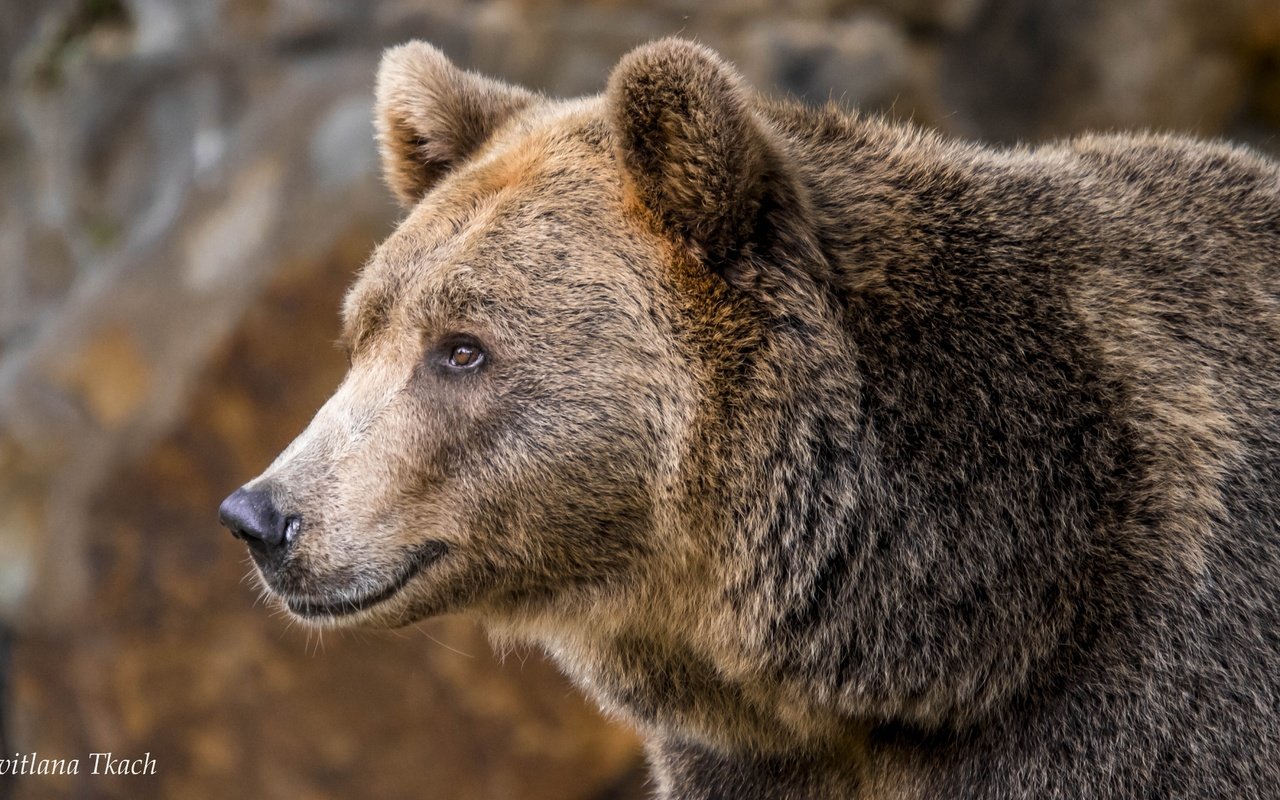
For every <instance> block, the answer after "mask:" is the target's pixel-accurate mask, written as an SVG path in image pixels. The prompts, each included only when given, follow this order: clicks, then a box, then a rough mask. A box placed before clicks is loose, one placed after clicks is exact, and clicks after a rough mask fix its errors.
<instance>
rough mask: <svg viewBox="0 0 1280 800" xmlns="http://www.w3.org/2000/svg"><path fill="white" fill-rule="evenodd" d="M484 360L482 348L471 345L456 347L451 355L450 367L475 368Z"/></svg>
mask: <svg viewBox="0 0 1280 800" xmlns="http://www.w3.org/2000/svg"><path fill="white" fill-rule="evenodd" d="M483 359H484V353H482V352H481V351H480V348H478V347H476V346H475V345H471V344H459V345H455V346H454V348H453V351H452V352H450V353H449V366H451V367H458V368H460V369H461V368H463V367H474V366H477V365H478V364H479V363H480V362H481V360H483Z"/></svg>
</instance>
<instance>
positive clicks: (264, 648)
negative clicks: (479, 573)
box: [0, 0, 1280, 800]
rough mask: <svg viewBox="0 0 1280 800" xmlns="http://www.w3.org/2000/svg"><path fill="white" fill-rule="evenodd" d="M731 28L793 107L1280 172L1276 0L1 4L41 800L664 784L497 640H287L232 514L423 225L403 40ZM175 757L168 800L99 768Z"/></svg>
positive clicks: (638, 788)
mask: <svg viewBox="0 0 1280 800" xmlns="http://www.w3.org/2000/svg"><path fill="white" fill-rule="evenodd" d="M670 33H681V34H683V35H686V36H693V37H697V38H699V39H701V40H703V41H704V42H706V43H708V44H710V45H712V46H714V47H716V48H718V49H720V50H721V51H722V52H723V53H724V54H725V55H727V56H728V57H730V58H731V59H733V60H735V61H736V62H737V63H738V64H739V66H740V67H741V68H742V70H743V71H744V72H745V73H746V74H747V75H748V76H749V77H750V78H751V79H752V80H753V81H755V82H756V84H757V85H758V86H760V87H762V88H764V89H766V90H769V91H774V92H784V93H791V94H794V95H796V96H799V97H802V98H804V99H806V100H808V101H812V102H825V101H826V100H828V99H836V100H838V101H841V102H843V103H845V104H848V105H852V106H857V107H859V108H864V109H869V110H877V111H882V112H885V113H889V114H892V115H894V116H897V117H901V118H905V119H913V120H914V121H915V122H917V123H919V124H923V125H927V126H933V127H937V128H939V129H941V130H943V131H946V132H948V133H951V134H954V135H958V136H963V137H972V138H981V139H985V140H989V141H994V142H1013V141H1018V140H1024V141H1028V140H1029V141H1041V140H1044V139H1047V138H1052V137H1059V136H1063V135H1068V134H1071V133H1074V132H1078V131H1081V130H1084V129H1087V128H1094V129H1126V128H1136V127H1155V128H1161V129H1169V130H1177V131H1188V132H1194V133H1198V134H1202V135H1206V136H1224V137H1229V138H1232V139H1236V140H1241V141H1245V142H1249V143H1252V144H1254V145H1255V146H1257V147H1259V148H1260V149H1263V150H1266V151H1269V152H1272V153H1276V152H1278V151H1280V140H1277V138H1276V134H1277V131H1280V0H790V1H789V2H767V1H766V0H744V1H743V2H739V3H712V2H698V1H697V0H656V2H651V3H639V2H629V1H628V0H596V1H595V2H587V3H577V4H575V3H570V2H565V1H564V0H476V1H475V2H464V0H419V1H418V2H410V1H409V0H387V1H386V2H368V3H365V2H338V0H203V1H198V0H186V1H183V2H180V1H179V0H171V1H168V2H166V0H45V1H44V2H22V1H21V0H4V1H3V3H0V53H3V56H4V71H3V74H2V75H0V259H2V260H0V664H3V666H0V691H2V692H3V693H4V700H3V702H2V703H0V709H3V717H2V718H0V722H2V723H3V724H2V728H3V738H4V740H3V741H0V755H3V754H9V753H13V752H19V753H31V752H38V753H39V754H40V756H41V757H52V758H72V757H79V758H81V759H82V762H81V772H82V774H81V775H80V776H78V777H75V778H70V777H63V778H55V777H31V778H23V779H19V780H18V781H16V782H14V781H12V780H7V781H6V779H4V778H0V797H2V796H11V797H17V798H24V799H26V798H46V797H48V798H65V797H73V798H151V797H155V798H170V797H196V798H223V797H226V798H234V797H261V798H364V797H378V798H396V797H440V798H569V799H570V800H572V799H573V798H582V799H583V800H588V799H594V800H604V799H605V798H615V800H619V799H621V798H635V797H644V796H647V794H648V787H647V786H646V784H645V779H644V773H643V767H642V764H641V761H640V756H639V753H638V750H637V748H636V745H635V742H634V740H633V738H632V737H631V736H630V735H629V734H628V733H626V732H625V731H623V730H621V729H620V728H618V727H617V726H614V725H611V724H609V723H607V722H605V721H603V720H601V719H600V718H599V717H598V715H597V714H596V713H595V712H594V711H593V710H592V709H591V708H589V707H588V705H587V704H586V703H585V702H583V701H582V700H581V699H580V698H579V697H578V695H577V693H576V692H575V691H574V690H572V688H570V687H569V686H568V685H567V684H566V683H565V682H564V681H563V680H562V679H560V678H559V677H558V676H557V675H556V673H555V672H554V670H553V669H551V668H550V667H548V666H547V665H546V664H545V663H544V662H543V661H542V660H541V658H540V657H539V656H538V655H537V654H536V653H516V654H512V655H511V656H509V657H508V658H507V659H506V660H505V662H500V661H499V660H497V659H496V658H495V657H494V656H493V655H492V654H491V651H490V649H489V646H488V644H487V642H486V640H485V639H484V637H483V635H482V634H481V633H480V632H479V631H477V630H476V629H475V628H474V627H472V626H471V625H470V624H469V623H468V622H466V621H464V620H459V619H446V620H438V621H433V622H431V623H427V624H424V625H422V626H420V627H419V628H417V629H414V630H409V631H406V632H403V633H402V634H400V635H394V634H380V635H374V634H367V635H360V634H347V635H335V634H328V635H326V637H325V638H324V639H323V640H321V639H320V638H318V637H317V636H316V634H314V633H313V634H310V635H309V634H308V633H307V632H306V631H303V630H299V629H298V628H296V627H292V628H291V627H289V626H288V625H287V624H286V622H285V621H284V620H282V619H280V618H279V617H278V616H275V615H273V614H272V613H270V611H269V609H268V608H265V607H263V606H262V605H257V604H255V600H256V598H255V590H254V589H253V588H252V585H251V584H250V583H248V582H244V581H242V578H243V576H244V575H245V574H246V573H247V572H248V565H247V562H246V560H245V558H244V555H243V551H242V548H241V547H240V546H238V544H237V543H235V542H233V541H232V539H231V537H230V536H228V535H226V534H225V532H224V531H222V530H221V529H219V528H218V527H217V525H216V520H215V517H216V511H215V509H216V506H217V503H218V501H219V500H220V499H221V498H222V497H223V496H224V495H225V494H226V493H227V492H228V491H230V490H231V489H232V488H234V487H235V486H236V485H237V484H238V483H239V482H240V481H242V480H244V479H246V478H247V477H250V476H252V475H254V474H256V473H257V472H258V471H259V470H260V469H261V468H262V467H263V466H264V465H265V464H266V463H267V462H268V461H269V460H270V459H271V457H272V456H274V454H275V453H276V452H277V450H278V449H279V448H280V447H281V446H282V445H284V444H285V443H287V442H288V441H289V440H290V439H291V438H292V437H293V435H294V434H295V433H297V432H298V431H299V430H301V428H302V427H303V426H304V425H305V423H306V421H307V419H308V418H309V416H310V414H311V412H312V411H313V410H314V409H315V408H317V407H318V406H319V404H320V403H321V402H322V401H323V399H324V398H325V397H326V396H327V394H328V392H329V391H330V390H331V389H332V388H333V387H334V386H335V385H336V384H337V382H338V380H339V378H340V376H341V373H342V369H343V364H342V359H341V357H340V355H339V354H338V353H337V351H336V350H335V349H334V348H332V347H331V346H330V342H332V341H333V339H334V337H335V336H336V333H337V307H338V302H339V298H340V297H341V294H342V291H343V288H344V286H345V285H346V283H347V282H348V280H349V279H350V277H351V275H352V272H353V270H355V269H356V268H357V267H358V266H359V264H360V263H361V262H362V260H363V259H364V258H365V256H366V255H367V253H368V252H369V250H370V248H371V247H372V245H373V244H374V242H376V241H377V240H378V239H379V238H381V237H382V236H384V235H385V234H386V232H387V231H388V230H389V229H390V226H391V225H392V224H393V223H394V221H395V219H396V217H397V210H396V208H395V206H394V204H393V203H392V201H391V199H390V196H389V194H388V193H387V192H386V191H384V190H383V189H382V188H381V187H380V185H379V183H378V179H377V175H376V167H377V165H376V159H375V153H374V147H373V142H372V130H371V124H370V119H371V115H370V104H371V100H372V92H371V90H372V82H373V77H374V69H375V66H376V64H377V60H378V57H379V54H380V52H381V50H382V49H383V48H384V47H386V46H388V45H390V44H394V43H398V42H401V41H403V40H405V39H408V38H412V37H421V38H426V39H429V40H431V41H433V42H435V43H436V44H438V45H439V46H441V47H442V48H443V49H444V50H445V51H447V52H448V53H449V54H450V55H452V56H453V57H454V58H455V59H456V60H457V61H459V62H460V63H462V64H464V65H466V66H468V67H471V68H474V69H477V70H480V71H483V72H486V73H490V74H494V75H497V76H501V77H504V78H507V79H510V80H514V81H518V82H521V83H524V84H527V85H530V86H534V87H537V88H540V89H543V90H546V91H548V92H551V93H554V94H561V95H573V94H579V93H587V92H595V91H599V90H600V88H601V87H602V86H603V83H604V80H605V77H606V75H607V74H608V70H609V68H610V67H611V65H612V64H613V63H614V61H615V60H616V59H617V57H618V56H619V55H620V54H621V53H623V52H624V51H625V50H627V49H628V48H630V47H631V46H633V45H635V44H637V43H639V42H641V41H644V40H647V39H651V38H654V37H657V36H661V35H665V34H670ZM98 751H112V752H114V753H116V754H117V755H121V754H127V755H130V756H137V755H141V754H142V753H143V752H150V753H151V755H152V757H153V758H155V759H156V761H157V764H158V770H157V775H155V776H154V777H150V776H148V777H129V778H110V779H108V778H104V777H102V776H97V777H95V776H90V775H85V774H83V773H84V772H86V771H87V770H88V766H89V765H88V764H87V763H86V762H85V761H84V760H83V759H85V757H86V754H87V753H90V752H98Z"/></svg>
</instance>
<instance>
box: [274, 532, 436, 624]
mask: <svg viewBox="0 0 1280 800" xmlns="http://www.w3.org/2000/svg"><path fill="white" fill-rule="evenodd" d="M448 549H449V548H448V547H447V546H446V545H445V543H444V542H436V541H431V542H427V543H426V544H424V545H421V546H420V547H417V548H415V549H414V550H413V551H412V552H411V553H410V554H409V557H408V558H407V559H406V560H405V561H404V563H403V564H402V565H401V566H400V569H399V570H397V572H396V574H395V577H394V578H392V579H391V580H390V581H388V582H387V583H386V584H384V585H383V586H382V588H380V589H374V590H373V591H370V592H367V593H365V594H362V595H359V596H357V597H343V598H340V599H337V600H326V599H312V598H306V597H285V598H284V602H285V605H287V606H288V607H289V610H290V611H292V612H293V613H295V614H297V615H298V616H300V617H308V618H315V617H347V616H351V615H352V614H358V613H360V612H361V611H365V610H366V609H370V608H373V607H374V606H376V605H378V604H379V603H383V602H386V601H387V600H390V599H391V598H392V597H394V596H395V595H397V594H399V593H400V590H401V589H403V588H404V587H405V586H406V585H408V583H409V581H411V580H413V579H414V578H415V577H416V576H417V575H418V573H420V572H422V570H424V569H426V567H427V566H429V565H430V564H433V563H435V562H436V561H439V560H440V558H441V557H443V556H444V554H445V552H446V551H447V550H448Z"/></svg>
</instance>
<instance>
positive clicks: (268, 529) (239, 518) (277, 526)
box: [218, 488, 298, 549]
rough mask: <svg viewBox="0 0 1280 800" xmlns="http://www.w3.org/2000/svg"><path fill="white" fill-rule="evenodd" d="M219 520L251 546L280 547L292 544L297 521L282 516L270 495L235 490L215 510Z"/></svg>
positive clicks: (258, 490)
mask: <svg viewBox="0 0 1280 800" xmlns="http://www.w3.org/2000/svg"><path fill="white" fill-rule="evenodd" d="M218 521H219V522H221V523H222V524H223V525H225V526H226V527H227V529H228V530H230V531H231V535H232V536H234V537H236V538H237V539H244V540H245V541H246V542H248V543H249V544H250V545H262V546H265V547H268V548H273V549H274V548H279V547H281V546H282V545H285V544H288V543H290V542H292V541H293V535H295V534H296V532H297V527H298V518H297V517H288V518H286V517H285V516H283V515H282V514H281V513H280V511H279V510H278V509H277V508H276V504H275V501H273V500H272V499H271V494H270V493H269V492H266V491H263V490H261V489H255V490H248V489H243V488H242V489H237V490H235V491H234V492H232V493H231V496H230V497H228V498H227V499H226V500H223V501H222V505H221V506H219V507H218Z"/></svg>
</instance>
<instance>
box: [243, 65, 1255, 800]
mask: <svg viewBox="0 0 1280 800" xmlns="http://www.w3.org/2000/svg"><path fill="white" fill-rule="evenodd" d="M378 98H379V99H378V110H377V118H378V124H379V133H380V137H381V141H382V145H383V151H382V152H383V159H384V171H385V174H386V176H387V180H388V183H389V184H390V185H391V186H392V188H393V190H394V191H395V192H396V194H397V196H398V197H399V198H400V199H401V200H402V202H404V203H405V205H406V207H407V208H409V209H410V210H409V214H408V216H407V217H406V219H405V220H404V221H403V223H402V224H401V226H400V227H399V229H398V230H397V231H396V232H395V233H394V234H393V235H392V236H391V237H390V238H389V239H388V240H387V241H386V242H385V243H384V244H383V245H382V246H381V247H380V248H379V249H378V251H377V253H376V254H375V255H374V256H373V257H372V259H371V260H370V262H369V264H368V266H367V267H366V268H365V270H364V272H363V274H362V275H361V277H360V278H359V280H358V281H357V283H356V285H355V286H354V287H353V289H352V291H351V294H350V296H349V297H348V300H347V305H346V309H345V318H346V323H347V340H348V344H349V346H350V348H351V351H352V368H351V372H350V374H349V376H348V377H347V379H346V381H345V382H344V384H343V386H342V387H341V388H340V389H339V390H338V391H337V393H336V394H335V396H334V398H333V399H332V400H331V401H330V402H329V404H327V405H326V406H325V407H324V408H323V409H322V410H321V411H320V412H319V413H318V414H317V417H316V419H315V421H314V422H313V423H312V425H311V427H309V428H308V430H307V432H305V433H304V434H303V435H302V436H301V437H299V439H298V441H297V442H295V443H294V445H293V446H291V447H290V449H289V450H287V451H286V452H285V453H284V454H282V455H281V457H280V459H279V460H278V461H277V462H276V463H275V464H273V465H272V467H271V468H270V469H268V470H267V471H266V472H265V473H264V474H263V476H261V477H260V478H258V479H257V480H256V481H255V482H253V484H251V486H253V487H255V488H261V489H266V490H269V491H270V492H272V494H273V496H274V497H275V502H276V503H277V505H279V506H280V507H281V509H282V513H289V514H293V515H297V516H299V517H300V518H301V520H302V527H301V530H300V533H299V535H298V536H297V539H296V541H294V542H293V544H292V545H291V547H290V549H289V551H288V552H287V553H286V554H285V555H284V557H283V560H282V561H280V562H278V563H270V564H266V563H264V564H263V573H264V578H265V580H266V582H267V584H268V586H269V587H270V588H271V589H272V590H273V591H274V592H276V593H277V594H278V595H279V596H280V597H281V598H282V600H283V601H284V602H285V603H286V605H287V606H288V607H289V608H290V609H292V610H293V612H294V613H296V614H298V615H300V616H302V617H305V618H307V619H309V620H311V621H314V622H320V623H333V624H365V625H402V624H406V623H409V622H412V621H414V620H417V619H421V618H423V617H425V616H429V615H433V614H441V613H448V612H458V611H465V612H468V613H471V614H474V615H475V616H477V617H479V618H480V619H482V620H484V621H485V622H486V623H488V625H489V626H490V628H491V629H492V630H493V631H494V633H495V635H496V636H498V637H499V638H512V639H521V640H532V641H535V642H538V643H540V644H541V645H543V646H544V647H546V649H547V650H548V652H550V653H551V655H552V656H553V657H554V658H556V659H557V661H559V662H560V663H561V665H562V666H563V667H564V669H565V670H566V671H567V672H568V674H570V675H571V676H572V677H573V678H574V679H575V680H576V681H577V682H578V684H579V685H580V686H582V688H583V689H584V690H585V691H587V692H588V693H589V694H590V695H592V696H593V697H594V698H596V699H597V700H598V701H599V702H600V704H601V705H602V706H603V707H604V708H605V709H606V710H607V711H609V712H611V713H614V714H617V715H619V716H621V717H623V718H625V719H627V720H629V721H631V722H632V723H633V724H635V725H636V726H637V727H638V728H639V729H640V730H641V731H642V732H643V733H644V735H645V737H646V740H647V742H648V748H649V753H650V756H651V759H652V762H653V766H654V770H655V773H656V777H657V786H658V787H659V792H660V794H661V795H662V796H663V797H671V798H689V799H691V800H692V799H694V798H754V797H758V798H778V799H779V800H799V799H800V798H855V797H867V798H873V797H874V798H1009V799H1010V800H1013V799H1014V798H1019V799H1021V798H1026V799H1027V800H1030V798H1062V799H1063V800H1066V799H1067V798H1071V799H1072V800H1076V799H1077V798H1137V797H1150V798H1173V797H1180V798H1205V797H1232V798H1263V797H1273V796H1275V792H1276V791H1277V787H1278V786H1280V411H1278V410H1277V409H1278V408H1280V404H1278V402H1277V393H1278V392H1280V168H1278V167H1277V165H1276V164H1275V163H1274V162H1272V161H1269V160H1267V159H1265V158H1263V157H1261V156H1259V155H1257V154H1255V153H1253V152H1251V151H1249V150H1247V149H1244V148H1238V147H1232V146H1229V145H1225V144H1211V143H1204V142H1196V141H1191V140H1187V139H1181V138H1177V137H1170V136H1154V135H1139V136H1099V137H1084V138H1080V139H1076V140H1073V141H1069V142H1064V143H1060V144H1054V145H1049V146H1045V147H1041V148H1034V149H1032V148H1019V149H1011V150H993V149H987V148H983V147H978V146H974V145H969V144H961V143H957V142H952V141H947V140H944V139H942V138H940V137H938V136H935V135H933V134H930V133H926V132H924V131H921V130H919V129H916V128H913V127H910V126H904V125H898V124H890V123H887V122H884V121H880V120H877V119H871V118H866V117H862V116H858V115H855V114H851V113H847V112H845V111H842V110H839V109H836V108H825V109H817V110H815V109H810V108H805V107H801V106H799V105H794V104H783V103H774V102H770V101H766V100H763V99H761V98H759V97H758V96H756V95H755V94H754V93H753V92H752V91H751V90H750V89H749V88H748V87H746V85H745V84H744V83H743V81H742V79H741V78H740V77H739V76H738V75H737V73H736V72H734V71H733V70H732V68H730V67H729V66H727V65H726V64H725V63H724V62H722V61H721V60H720V59H719V58H718V57H717V56H716V55H715V54H713V53H711V52H710V51H708V50H706V49H705V48H702V47H700V46H698V45H695V44H691V43H688V42H683V41H678V40H667V41H662V42H658V43H655V44H651V45H648V46H645V47H643V48H640V49H639V50H637V51H635V52H633V53H631V54H630V55H628V56H627V57H626V58H625V59H624V60H623V61H622V62H621V63H620V64H619V66H618V67H617V69H616V70H615V72H614V73H613V75H612V77H611V78H610V80H609V84H608V89H607V91H606V93H605V94H604V95H602V96H600V97H595V98H587V99H584V100H578V101H571V102H562V101H550V100H546V99H543V98H539V97H536V96H535V95H532V94H530V93H528V92H525V91H523V90H520V89H515V88H511V87H506V86H504V85H502V84H499V83H497V82H494V81H489V80H487V79H483V78H479V77H477V76H473V75H469V74H467V73H463V72H462V71H460V70H458V69H457V68H455V67H453V66H452V65H450V64H449V63H448V62H447V61H446V60H445V59H444V57H443V56H442V55H441V54H440V53H439V52H438V51H436V50H434V49H433V48H431V47H429V46H428V45H424V44H421V43H413V44H409V45H405V46H403V47H401V48H397V49H395V50H392V51H390V52H389V53H388V55H387V56H386V59H385V60H384V63H383V68H382V71H381V73H380V75H379V79H378ZM463 334H465V335H466V336H467V337H468V338H467V340H466V341H468V342H479V343H480V344H481V346H482V347H483V351H484V353H485V361H484V362H483V363H482V364H481V365H480V367H479V368H477V369H473V370H467V371H465V372H463V371H459V370H453V369H452V368H450V367H448V366H447V365H446V364H445V361H444V359H445V358H446V356H447V354H448V352H449V348H450V347H451V346H452V344H451V343H454V342H456V341H458V339H457V338H456V337H457V336H459V335H463ZM400 584H403V585H402V586H401V585H400ZM388 586H391V587H393V590H392V591H391V592H390V594H389V595H387V596H386V597H384V598H383V599H381V600H379V601H378V602H376V603H372V604H370V603H368V602H366V601H367V600H368V598H369V597H371V596H378V597H381V596H382V594H380V593H385V592H386V591H387V587H388ZM396 587H398V588H396ZM343 604H347V605H346V606H345V607H344V605H343ZM347 612H349V613H347Z"/></svg>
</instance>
